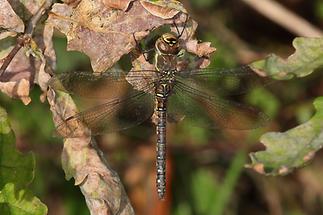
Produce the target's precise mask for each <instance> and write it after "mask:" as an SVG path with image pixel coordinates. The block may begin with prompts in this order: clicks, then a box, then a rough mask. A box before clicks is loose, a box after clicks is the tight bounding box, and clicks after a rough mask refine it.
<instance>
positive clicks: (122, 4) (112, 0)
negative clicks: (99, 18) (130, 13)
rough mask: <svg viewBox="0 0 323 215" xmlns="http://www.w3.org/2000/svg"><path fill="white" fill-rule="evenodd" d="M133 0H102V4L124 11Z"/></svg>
mask: <svg viewBox="0 0 323 215" xmlns="http://www.w3.org/2000/svg"><path fill="white" fill-rule="evenodd" d="M133 1H134V0H119V1H116V0H102V2H103V4H105V6H107V7H110V8H115V9H120V10H123V11H126V10H127V9H128V7H129V5H130V3H131V2H133Z"/></svg>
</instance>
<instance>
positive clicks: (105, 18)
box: [50, 0, 171, 72]
mask: <svg viewBox="0 0 323 215" xmlns="http://www.w3.org/2000/svg"><path fill="white" fill-rule="evenodd" d="M62 8H65V10H62ZM50 20H51V22H52V24H53V25H54V26H55V27H56V28H58V29H59V30H60V31H62V32H63V33H64V34H65V35H66V36H67V40H68V49H69V50H78V51H81V52H84V53H85V54H87V55H88V56H89V57H90V59H91V63H92V68H93V70H94V72H103V71H105V70H106V69H108V68H110V67H111V66H112V65H114V64H115V63H116V62H117V61H118V60H119V59H120V57H121V56H122V55H124V54H127V53H129V52H130V51H131V50H132V49H133V48H134V47H135V46H136V43H135V41H134V39H133V34H134V33H135V35H136V39H137V40H138V41H139V40H141V39H142V38H143V37H144V36H146V35H147V34H148V33H149V30H151V29H153V28H156V27H159V26H161V25H164V24H167V23H171V20H164V19H162V18H159V17H156V16H153V15H152V14H151V13H149V12H148V11H147V10H146V9H145V8H144V7H142V5H141V4H140V3H139V2H138V1H135V2H133V4H131V6H130V8H129V9H128V10H127V11H126V12H124V11H121V10H116V9H111V8H109V7H106V6H105V5H104V4H103V3H102V2H94V1H91V0H83V1H81V2H80V3H79V4H78V6H77V7H76V8H72V7H69V6H67V5H64V6H62V5H60V4H55V5H54V6H53V10H52V14H51V19H50ZM147 20H149V21H147Z"/></svg>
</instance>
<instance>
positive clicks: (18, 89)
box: [0, 79, 31, 105]
mask: <svg viewBox="0 0 323 215" xmlns="http://www.w3.org/2000/svg"><path fill="white" fill-rule="evenodd" d="M29 89H30V85H29V81H27V80H26V79H21V80H19V81H9V82H0V91H2V92H3V93H5V94H7V95H9V96H10V97H13V98H20V99H21V101H22V102H23V103H24V104H25V105H28V104H29V103H30V102H31V98H30V97H29Z"/></svg>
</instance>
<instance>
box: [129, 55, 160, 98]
mask: <svg viewBox="0 0 323 215" xmlns="http://www.w3.org/2000/svg"><path fill="white" fill-rule="evenodd" d="M154 71H155V66H154V65H152V64H150V63H149V62H147V61H146V59H145V58H144V56H143V55H142V54H141V55H139V56H138V57H137V58H136V59H135V60H133V61H132V69H131V70H130V72H129V73H128V74H127V77H126V80H127V81H128V82H129V83H130V84H131V85H132V86H133V88H134V89H135V90H139V91H144V92H146V93H150V94H153V93H154V92H152V91H147V90H149V89H143V87H146V86H147V84H149V83H152V82H153V81H154V80H156V79H157V75H156V73H155V72H154ZM138 77H140V79H139V78H138Z"/></svg>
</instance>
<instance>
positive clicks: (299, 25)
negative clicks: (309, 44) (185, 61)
mask: <svg viewBox="0 0 323 215" xmlns="http://www.w3.org/2000/svg"><path fill="white" fill-rule="evenodd" d="M242 1H243V2H245V3H246V4H248V5H249V6H250V7H252V8H253V9H255V10H257V11H258V12H259V13H261V14H263V15H264V16H266V17H267V18H269V19H270V20H272V21H274V22H275V23H277V24H279V25H281V26H282V27H284V28H286V29H287V30H289V31H290V32H292V33H294V34H296V35H298V36H304V37H322V35H323V32H322V31H321V30H320V29H318V28H317V27H315V26H313V25H312V24H311V23H309V22H308V21H306V20H305V19H303V18H302V17H300V16H298V15H296V14H295V13H293V12H291V11H290V10H288V9H287V8H285V7H284V6H282V5H281V4H279V3H277V2H275V1H272V0H242Z"/></svg>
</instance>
